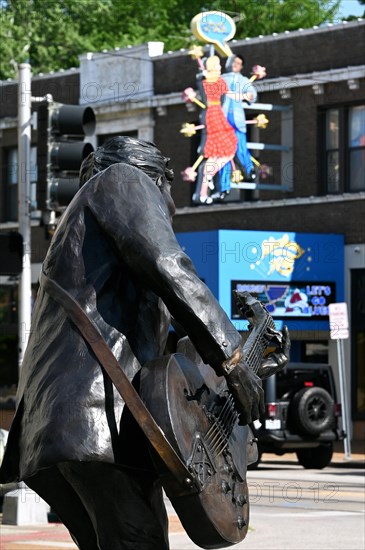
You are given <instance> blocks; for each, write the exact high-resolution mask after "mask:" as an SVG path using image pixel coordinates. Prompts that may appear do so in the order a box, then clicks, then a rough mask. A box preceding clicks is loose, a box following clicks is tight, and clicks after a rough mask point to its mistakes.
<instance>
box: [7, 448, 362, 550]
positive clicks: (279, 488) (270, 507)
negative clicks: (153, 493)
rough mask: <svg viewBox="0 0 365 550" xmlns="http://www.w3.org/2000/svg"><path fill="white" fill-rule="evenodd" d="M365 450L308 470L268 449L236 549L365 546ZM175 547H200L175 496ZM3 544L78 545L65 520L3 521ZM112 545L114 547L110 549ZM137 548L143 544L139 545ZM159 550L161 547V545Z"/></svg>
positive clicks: (22, 547)
mask: <svg viewBox="0 0 365 550" xmlns="http://www.w3.org/2000/svg"><path fill="white" fill-rule="evenodd" d="M364 468H365V456H364V454H352V456H351V460H345V458H344V454H343V453H335V454H334V457H333V462H332V463H331V466H330V467H328V468H325V469H324V470H304V469H303V468H302V467H301V466H299V465H298V463H297V461H296V457H295V455H290V454H286V455H284V456H283V457H277V456H276V455H264V456H263V460H262V463H261V465H260V468H259V469H257V470H253V471H250V472H248V486H249V490H250V509H251V510H250V528H249V532H248V534H247V536H246V538H245V540H244V541H242V542H241V543H239V544H237V545H235V546H234V547H231V548H234V549H236V550H241V549H242V550H243V549H245V550H269V549H270V550H283V549H284V548H285V550H317V549H321V550H343V549H344V548H346V550H364V548H365V540H364V531H365V525H364V508H365V497H364ZM166 507H167V511H168V514H169V525H170V528H169V536H170V546H171V550H195V549H197V548H199V547H198V546H196V545H195V544H194V543H193V542H192V541H191V540H190V539H189V538H188V536H187V535H186V533H185V532H184V529H183V527H182V525H181V523H180V521H179V519H178V517H177V516H176V513H175V511H174V509H173V508H172V506H171V504H170V502H169V501H168V500H167V499H166ZM0 549H1V550H63V549H70V550H72V549H73V550H77V547H76V546H75V544H74V543H73V542H72V540H71V538H70V536H69V534H68V531H67V529H66V528H65V527H64V526H63V525H62V524H59V523H49V524H44V525H31V526H16V525H0ZM108 550H113V549H112V548H111V549H108ZM136 550H138V549H137V548H136ZM156 550H159V549H158V548H156Z"/></svg>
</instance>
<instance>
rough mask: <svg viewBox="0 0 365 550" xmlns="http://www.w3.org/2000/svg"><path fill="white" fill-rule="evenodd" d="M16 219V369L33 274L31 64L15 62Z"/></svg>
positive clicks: (26, 330) (26, 334)
mask: <svg viewBox="0 0 365 550" xmlns="http://www.w3.org/2000/svg"><path fill="white" fill-rule="evenodd" d="M18 73H19V80H18V220H19V233H20V234H21V235H22V237H23V271H22V274H21V278H20V283H19V372H20V369H21V366H22V362H23V358H24V353H25V349H26V347H27V344H28V339H29V335H30V322H31V306H32V304H31V299H32V274H31V227H30V144H31V114H32V113H31V111H32V101H31V96H32V94H31V66H30V65H29V64H28V63H22V64H20V65H19V66H18Z"/></svg>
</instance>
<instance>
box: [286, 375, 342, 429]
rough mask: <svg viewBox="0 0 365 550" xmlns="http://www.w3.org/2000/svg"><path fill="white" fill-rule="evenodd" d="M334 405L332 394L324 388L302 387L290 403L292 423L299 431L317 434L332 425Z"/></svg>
mask: <svg viewBox="0 0 365 550" xmlns="http://www.w3.org/2000/svg"><path fill="white" fill-rule="evenodd" d="M334 407H335V403H334V400H333V398H332V396H331V395H330V394H329V393H328V391H327V390H325V389H324V388H321V387H318V386H313V387H309V388H302V389H301V390H300V391H298V392H297V393H296V394H295V395H294V396H293V399H292V402H291V405H290V412H291V417H292V422H293V425H294V426H295V427H296V428H297V430H298V431H299V432H301V433H305V434H309V435H319V434H320V433H322V432H324V431H325V430H328V429H330V428H332V427H333V425H334V421H335V419H334Z"/></svg>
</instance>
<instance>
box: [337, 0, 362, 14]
mask: <svg viewBox="0 0 365 550" xmlns="http://www.w3.org/2000/svg"><path fill="white" fill-rule="evenodd" d="M340 10H341V11H340V14H341V15H342V16H343V17H347V16H348V15H356V16H358V17H361V16H362V14H363V13H364V10H365V6H363V5H361V4H359V2H358V1H357V0H342V2H341V8H340Z"/></svg>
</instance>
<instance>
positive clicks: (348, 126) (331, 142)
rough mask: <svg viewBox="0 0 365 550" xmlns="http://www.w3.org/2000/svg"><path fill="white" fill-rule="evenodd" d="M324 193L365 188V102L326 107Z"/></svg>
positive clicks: (356, 190)
mask: <svg viewBox="0 0 365 550" xmlns="http://www.w3.org/2000/svg"><path fill="white" fill-rule="evenodd" d="M322 114H324V140H323V141H324V143H325V151H324V158H323V167H322V168H323V169H322V175H323V181H324V187H325V189H324V191H325V193H329V194H332V193H349V192H358V191H365V105H356V106H341V107H335V108H331V109H327V110H325V111H324V112H323V113H322Z"/></svg>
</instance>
